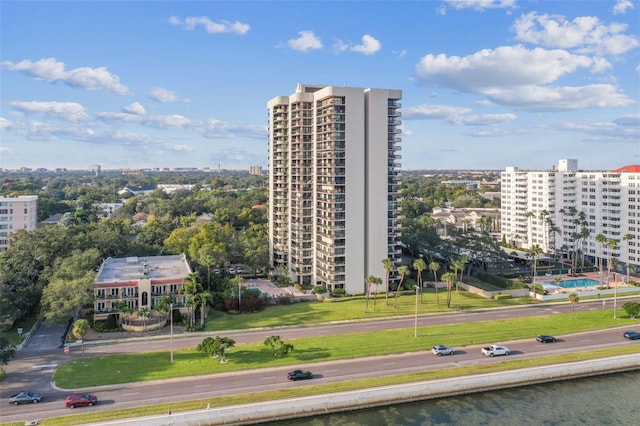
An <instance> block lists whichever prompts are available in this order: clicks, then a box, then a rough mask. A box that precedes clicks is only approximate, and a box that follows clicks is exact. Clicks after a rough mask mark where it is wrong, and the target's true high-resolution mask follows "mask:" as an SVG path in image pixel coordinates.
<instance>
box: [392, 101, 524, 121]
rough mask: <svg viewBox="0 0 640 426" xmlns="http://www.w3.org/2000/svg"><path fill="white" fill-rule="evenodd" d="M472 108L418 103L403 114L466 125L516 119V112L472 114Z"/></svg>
mask: <svg viewBox="0 0 640 426" xmlns="http://www.w3.org/2000/svg"><path fill="white" fill-rule="evenodd" d="M471 112H472V111H471V109H470V108H466V107H452V106H448V105H429V104H424V105H417V106H414V107H409V108H406V109H405V110H404V111H403V113H402V116H403V117H404V118H405V119H407V120H411V119H418V120H420V119H427V120H431V119H438V120H445V121H447V122H449V123H451V124H455V125H460V126H462V125H464V126H489V125H496V124H504V123H508V122H510V121H513V120H515V119H516V115H515V114H511V113H504V114H472V113H471Z"/></svg>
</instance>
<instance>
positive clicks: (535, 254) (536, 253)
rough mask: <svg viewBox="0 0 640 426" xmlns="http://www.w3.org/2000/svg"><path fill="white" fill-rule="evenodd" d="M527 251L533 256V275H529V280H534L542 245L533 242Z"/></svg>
mask: <svg viewBox="0 0 640 426" xmlns="http://www.w3.org/2000/svg"><path fill="white" fill-rule="evenodd" d="M527 253H529V254H531V257H532V258H533V276H532V277H531V282H533V281H535V279H536V274H537V272H538V271H537V270H538V256H540V255H541V254H542V247H540V246H539V245H538V244H534V245H533V246H532V247H531V248H530V249H528V250H527Z"/></svg>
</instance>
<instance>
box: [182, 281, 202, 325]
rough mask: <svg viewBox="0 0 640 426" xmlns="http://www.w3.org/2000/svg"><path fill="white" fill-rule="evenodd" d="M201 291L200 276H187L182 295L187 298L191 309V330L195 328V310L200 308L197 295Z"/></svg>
mask: <svg viewBox="0 0 640 426" xmlns="http://www.w3.org/2000/svg"><path fill="white" fill-rule="evenodd" d="M200 290H201V287H200V283H199V282H198V274H196V273H195V272H192V273H190V274H189V275H187V277H186V278H185V279H184V285H183V286H182V293H183V294H185V295H186V297H187V306H188V307H189V325H190V327H191V328H194V327H195V310H196V308H197V307H198V299H197V297H196V295H197V294H198V293H199V292H200Z"/></svg>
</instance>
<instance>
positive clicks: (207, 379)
mask: <svg viewBox="0 0 640 426" xmlns="http://www.w3.org/2000/svg"><path fill="white" fill-rule="evenodd" d="M596 309H602V304H601V302H593V303H589V302H583V303H581V304H580V305H578V306H577V307H576V312H580V311H588V310H596ZM570 311H571V306H569V305H553V306H550V305H535V306H526V307H514V308H508V309H500V310H491V311H489V310H487V311H476V312H462V313H456V314H448V315H437V316H423V317H420V318H419V323H418V325H419V326H426V325H436V324H451V323H462V322H473V321H484V320H495V319H506V318H514V317H527V316H537V315H545V314H553V313H563V312H570ZM414 321H415V320H414V318H404V319H393V320H379V321H366V322H352V323H344V324H333V325H322V326H309V327H297V328H282V329H278V330H277V334H278V335H280V336H281V337H282V338H283V339H285V340H287V339H293V338H297V337H312V336H318V335H325V334H339V333H355V332H363V331H374V330H388V329H397V328H411V327H413V326H414ZM541 332H543V331H542V330H541ZM223 334H224V335H225V336H227V337H231V338H232V339H234V340H236V342H238V343H244V342H255V341H263V340H264V339H265V338H266V337H268V336H271V335H273V334H274V331H273V330H260V331H246V332H241V331H238V332H230V333H223ZM201 341H202V336H199V337H182V338H177V337H175V336H174V339H173V347H174V349H179V348H187V347H194V346H196V345H197V344H198V343H200V342H201ZM441 343H446V342H441ZM501 343H504V344H506V345H507V346H509V348H510V349H511V355H509V356H508V357H507V358H508V359H517V358H527V357H535V356H539V355H541V354H544V355H549V354H557V353H563V352H574V351H581V350H587V349H594V348H604V347H613V346H620V345H628V344H638V342H630V341H626V340H625V339H623V338H622V330H619V331H615V332H612V331H611V330H604V331H594V332H587V333H579V334H575V335H569V336H561V338H560V341H559V342H558V343H554V344H542V343H538V342H536V341H535V340H534V339H529V340H526V341H517V342H501ZM425 349H428V348H425ZM156 350H169V341H168V339H164V340H152V341H145V342H140V341H138V342H131V341H125V342H121V343H110V344H108V345H86V346H85V355H86V356H92V355H105V354H115V353H131V352H146V351H156ZM79 356H80V351H79V349H76V348H74V351H73V353H71V354H64V353H62V349H55V350H46V349H45V348H42V347H41V346H38V349H37V350H30V349H29V347H28V346H27V348H25V350H23V351H20V353H19V354H18V357H17V358H16V359H15V360H13V361H11V362H10V364H9V365H8V366H7V367H8V368H7V377H6V379H5V382H4V383H3V389H2V398H3V399H4V400H5V401H7V399H8V397H9V396H10V395H11V394H13V393H15V392H16V391H18V390H20V389H29V390H34V391H38V392H41V393H43V394H44V398H43V402H41V403H40V404H37V405H36V404H28V405H21V406H17V407H14V406H10V405H4V404H3V406H2V410H1V416H0V420H1V421H2V422H10V421H31V420H35V419H41V418H48V417H53V416H63V415H68V414H70V410H69V409H67V408H64V402H63V401H64V398H65V396H66V395H67V394H68V393H69V392H61V391H57V390H55V389H53V387H52V386H51V383H50V380H51V374H52V372H53V371H54V369H55V367H56V366H57V365H59V364H61V363H63V362H66V361H68V360H70V359H72V358H76V357H79ZM502 359H504V357H496V358H487V357H483V356H482V355H481V354H480V345H477V346H468V347H464V348H460V349H459V350H458V351H457V353H456V354H455V355H453V356H443V357H436V356H433V355H431V353H430V352H426V351H425V352H417V353H408V354H400V355H388V356H381V357H371V358H366V359H356V360H340V361H331V362H322V363H314V364H309V365H296V367H300V368H304V369H308V370H311V371H313V372H314V373H315V375H314V379H313V380H311V381H300V382H290V381H288V380H287V379H286V371H287V370H289V369H291V367H279V368H269V369H261V370H248V371H242V372H234V373H223V374H216V375H212V376H197V377H192V378H177V379H169V380H162V381H154V382H142V383H131V384H124V385H116V386H109V387H104V388H101V389H99V390H92V393H95V394H97V395H98V397H99V400H100V403H99V404H98V405H97V406H95V407H91V408H81V409H80V408H79V409H76V410H82V411H84V410H96V411H98V410H111V409H120V408H130V407H136V406H144V405H150V404H157V403H159V402H163V403H164V402H176V405H178V404H179V402H180V401H185V400H192V399H204V398H213V397H217V396H223V395H231V394H239V393H247V392H258V391H266V390H275V389H284V388H289V387H293V386H306V385H309V384H321V383H332V382H338V381H345V380H353V379H358V378H366V377H374V376H381V375H392V374H401V373H410V372H417V371H426V370H431V369H438V368H446V367H452V366H464V365H474V364H479V363H488V362H499V361H500V360H502ZM5 404H6V403H5ZM203 408H204V407H203Z"/></svg>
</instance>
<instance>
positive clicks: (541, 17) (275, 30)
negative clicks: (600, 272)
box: [0, 0, 640, 170]
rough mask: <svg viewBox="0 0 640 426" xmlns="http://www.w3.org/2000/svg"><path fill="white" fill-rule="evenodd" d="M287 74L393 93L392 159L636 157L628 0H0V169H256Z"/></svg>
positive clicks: (637, 35)
mask: <svg viewBox="0 0 640 426" xmlns="http://www.w3.org/2000/svg"><path fill="white" fill-rule="evenodd" d="M298 83H300V84H310V85H332V86H351V87H361V88H381V89H399V90H402V95H403V96H402V101H401V103H402V109H401V114H402V117H401V119H402V135H401V136H402V143H401V147H402V151H401V155H402V159H401V160H400V164H401V168H402V169H407V170H408V169H430V170H434V169H474V170H477V169H482V170H487V169H492V170H502V169H504V168H505V167H509V166H515V167H519V168H521V169H549V168H551V167H552V166H553V165H555V164H557V163H558V160H559V159H567V158H571V159H577V160H578V165H579V167H580V168H581V169H583V170H611V169H616V168H618V167H622V166H624V165H631V164H640V104H639V102H640V1H639V0H610V1H609V0H597V1H589V0H535V1H525V0H443V1H404V0H395V1H390V0H386V1H385V0H379V1H376V0H368V1H350V0H342V1H334V0H324V1H320V0H318V1H314V0H308V1H302V0H299V1H276V0H272V1H269V0H263V1H243V0H236V1H215V0H212V1H169V0H166V1H152V0H148V1H144V0H140V1H135V2H134V1H124V0H122V1H119V0H111V1H98V0H95V1H89V0H85V1H78V0H76V1H64V2H62V1H29V0H20V1H17V0H2V1H1V2H0V168H4V169H16V168H20V167H30V168H34V169H35V168H48V169H55V168H67V169H90V168H92V165H94V164H99V165H100V166H101V167H102V169H121V168H156V167H161V168H163V167H197V168H204V167H210V168H214V169H217V168H219V167H220V168H222V169H247V168H248V167H249V166H250V165H260V166H263V167H264V168H266V167H267V165H268V133H267V129H268V115H267V102H268V101H269V100H270V99H272V98H274V97H276V96H289V95H291V94H293V93H295V88H296V85H297V84H298Z"/></svg>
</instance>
